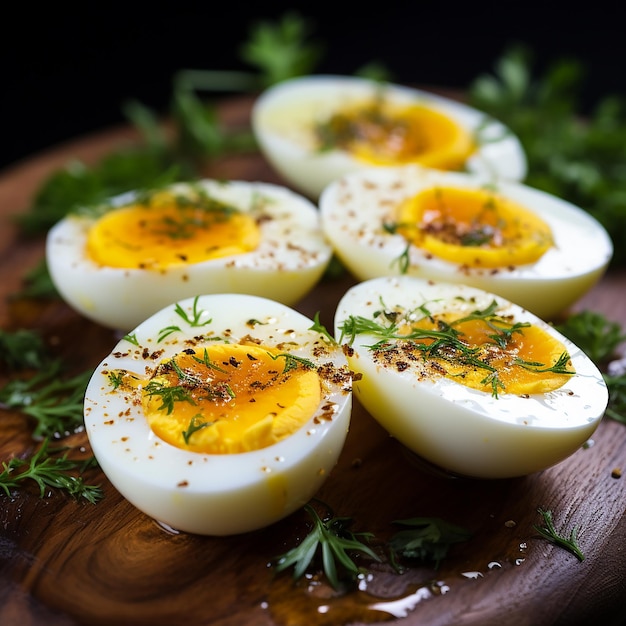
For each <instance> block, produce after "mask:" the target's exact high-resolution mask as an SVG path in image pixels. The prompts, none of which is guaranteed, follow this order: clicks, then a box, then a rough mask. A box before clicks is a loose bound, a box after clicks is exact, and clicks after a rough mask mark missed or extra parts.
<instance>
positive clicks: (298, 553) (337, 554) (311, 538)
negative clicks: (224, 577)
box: [275, 504, 380, 589]
mask: <svg viewBox="0 0 626 626" xmlns="http://www.w3.org/2000/svg"><path fill="white" fill-rule="evenodd" d="M304 510H305V511H306V512H307V513H308V515H309V517H310V518H311V520H312V521H313V528H312V529H311V531H310V532H309V534H308V535H307V536H306V537H305V538H304V539H303V540H302V542H301V543H300V544H299V545H298V546H296V547H295V548H292V549H291V550H289V551H288V552H286V553H285V554H282V555H280V556H279V557H277V559H276V561H275V567H276V571H277V572H281V571H283V570H286V569H288V568H289V567H292V566H293V568H294V571H293V577H294V579H295V580H297V579H299V578H301V577H302V576H303V575H304V574H305V573H306V571H307V570H308V568H309V567H310V566H311V564H312V563H313V560H314V559H315V557H316V556H321V560H322V566H323V570H324V574H325V576H326V578H327V580H328V582H329V583H330V584H331V585H332V587H333V588H334V589H339V588H340V587H341V582H340V577H342V576H345V577H347V578H348V579H349V580H350V581H354V579H355V578H356V577H357V576H358V575H359V573H361V569H360V568H359V567H358V565H357V564H356V563H355V561H354V560H353V558H352V556H351V555H356V554H362V555H365V556H367V557H369V558H370V559H373V560H374V561H380V557H379V556H378V555H377V554H376V553H375V552H374V551H373V550H372V549H371V548H370V547H369V546H368V545H366V544H365V543H363V541H362V540H361V539H365V540H366V541H367V540H369V539H370V538H371V537H372V535H371V533H354V532H352V531H350V530H349V528H350V526H351V525H352V523H353V520H352V518H350V517H335V516H334V514H333V512H332V511H330V510H329V513H328V515H327V516H325V517H324V519H322V518H321V517H320V516H319V514H318V513H317V511H316V510H315V508H314V507H313V506H312V505H311V504H306V505H305V506H304ZM320 553H321V554H320Z"/></svg>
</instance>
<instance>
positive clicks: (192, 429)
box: [183, 413, 215, 445]
mask: <svg viewBox="0 0 626 626" xmlns="http://www.w3.org/2000/svg"><path fill="white" fill-rule="evenodd" d="M214 423H215V422H207V421H206V420H204V421H203V420H202V415H201V414H199V413H198V414H196V415H194V416H193V417H192V418H191V419H190V420H189V426H187V430H183V440H184V441H185V443H186V444H187V445H189V439H190V438H191V435H193V434H194V433H197V432H198V431H199V430H202V429H203V428H207V427H208V426H211V425H212V424H214Z"/></svg>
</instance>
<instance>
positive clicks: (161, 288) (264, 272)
mask: <svg viewBox="0 0 626 626" xmlns="http://www.w3.org/2000/svg"><path fill="white" fill-rule="evenodd" d="M46 258H47V263H48V267H49V269H50V275H51V277H52V280H53V282H54V284H55V285H56V287H57V289H58V291H59V293H60V294H61V296H62V297H63V298H64V299H65V300H66V301H67V302H68V304H70V305H71V306H72V307H74V308H75V309H76V310H77V311H78V312H79V313H81V314H82V315H84V316H85V317H88V318H90V319H91V320H93V321H95V322H98V323H100V324H103V325H105V326H108V327H112V328H115V329H118V330H122V331H124V332H125V331H127V330H130V329H131V328H133V327H134V326H136V325H138V324H139V323H140V322H142V321H143V320H145V319H146V318H147V317H149V316H150V315H152V314H153V313H155V312H156V311H158V310H159V309H161V308H163V307H164V306H166V305H168V304H170V303H172V302H176V301H178V300H181V299H184V298H187V297H190V296H193V295H194V294H197V293H220V292H224V293H247V294H251V295H258V296H262V297H267V298H270V299H273V300H277V301H279V302H282V303H283V304H286V305H288V306H290V305H292V304H295V303H296V302H297V301H299V300H300V299H301V298H302V297H304V296H305V295H306V294H307V293H308V292H309V291H310V290H311V289H312V288H313V287H314V286H315V284H316V283H317V282H318V281H319V279H320V278H321V277H322V274H323V272H324V270H325V268H326V267H327V265H328V263H329V262H330V258H331V248H330V246H329V244H328V243H327V241H326V239H325V237H324V234H323V232H322V230H321V225H320V219H319V214H318V211H317V209H316V207H315V206H314V205H313V204H312V203H311V202H310V201H308V200H307V199H305V198H303V197H302V196H299V195H298V194H295V193H293V192H291V191H289V190H288V189H286V188H284V187H280V186H277V185H271V184H267V183H251V182H245V181H229V182H221V181H214V180H202V181H198V182H196V183H188V184H183V183H180V184H178V185H173V186H171V187H168V188H165V189H161V190H157V191H153V192H141V193H139V192H137V193H132V194H126V195H124V196H122V197H118V198H115V199H113V200H112V201H111V203H110V204H109V205H107V206H105V207H97V208H94V209H90V210H87V209H85V210H83V211H80V212H77V213H74V214H71V215H68V216H67V217H66V218H64V219H63V220H61V221H60V222H59V223H58V224H57V225H55V226H54V227H53V228H52V229H51V230H50V232H49V234H48V238H47V242H46Z"/></svg>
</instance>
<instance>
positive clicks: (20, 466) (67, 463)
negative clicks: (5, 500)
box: [0, 438, 103, 504]
mask: <svg viewBox="0 0 626 626" xmlns="http://www.w3.org/2000/svg"><path fill="white" fill-rule="evenodd" d="M53 454H54V451H53V450H51V449H50V447H49V439H47V438H46V439H44V440H43V441H42V443H41V446H40V447H39V449H38V450H37V452H36V453H35V454H33V455H32V456H31V457H30V458H29V459H20V458H13V459H11V460H10V461H9V462H8V463H6V462H5V463H2V472H0V489H1V490H2V491H4V493H5V494H6V495H7V497H11V495H12V494H11V492H12V490H14V489H16V488H19V487H21V486H22V485H23V484H24V483H25V482H26V481H29V480H32V481H34V482H35V483H36V484H37V486H38V487H39V495H40V497H41V498H43V497H44V496H45V493H46V489H49V488H50V489H59V490H61V491H64V492H66V493H68V494H69V495H70V496H72V497H73V498H75V499H77V500H78V499H81V498H82V499H83V500H86V501H87V502H91V503H92V504H95V503H96V502H98V500H100V499H101V498H102V495H103V493H102V489H101V487H100V486H99V485H88V484H86V483H85V482H84V480H83V478H82V477H81V476H80V471H82V470H83V469H84V468H85V462H84V461H74V460H72V459H69V458H68V456H67V452H65V453H64V454H63V455H62V456H52V455H53ZM77 473H78V475H76V474H77Z"/></svg>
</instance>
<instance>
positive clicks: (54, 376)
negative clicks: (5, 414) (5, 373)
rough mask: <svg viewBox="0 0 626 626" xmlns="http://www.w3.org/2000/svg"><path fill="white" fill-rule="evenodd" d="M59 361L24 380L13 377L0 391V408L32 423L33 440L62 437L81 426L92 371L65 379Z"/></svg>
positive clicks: (51, 363)
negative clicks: (22, 415)
mask: <svg viewBox="0 0 626 626" xmlns="http://www.w3.org/2000/svg"><path fill="white" fill-rule="evenodd" d="M62 370H63V365H62V363H61V362H60V361H58V360H56V361H52V362H50V364H48V365H47V366H46V367H45V368H44V369H43V370H41V371H39V372H37V374H35V375H34V376H32V377H30V378H27V379H20V378H13V379H12V380H9V382H7V384H6V385H5V386H4V387H3V388H2V389H0V406H2V407H3V408H5V409H14V410H18V411H20V412H21V413H22V414H24V415H26V416H28V417H29V418H31V419H33V420H35V422H36V425H35V428H34V430H33V433H32V435H33V437H34V438H36V439H38V438H44V437H56V438H58V437H61V436H63V435H65V434H66V433H69V432H73V431H75V430H76V429H77V428H79V427H81V426H82V424H83V398H84V395H85V389H86V388H87V383H88V382H89V379H90V378H91V375H92V372H91V371H86V372H83V373H81V374H77V375H75V376H70V377H64V376H63V371H62Z"/></svg>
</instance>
